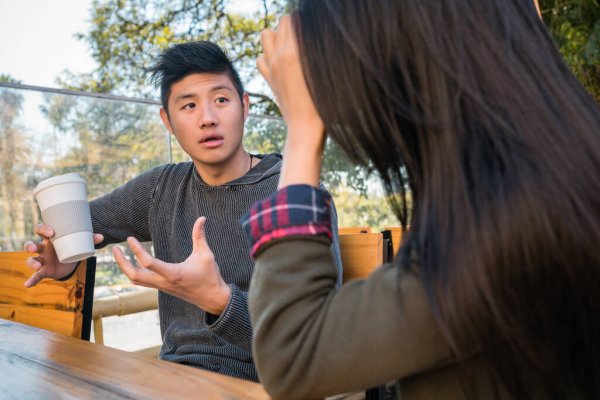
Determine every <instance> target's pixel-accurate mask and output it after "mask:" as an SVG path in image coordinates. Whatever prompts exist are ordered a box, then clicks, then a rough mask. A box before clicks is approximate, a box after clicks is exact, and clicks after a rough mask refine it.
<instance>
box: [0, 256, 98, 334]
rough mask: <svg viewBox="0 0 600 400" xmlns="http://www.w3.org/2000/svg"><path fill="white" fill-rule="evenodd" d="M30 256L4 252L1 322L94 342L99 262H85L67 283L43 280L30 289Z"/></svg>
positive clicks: (1, 259) (0, 283)
mask: <svg viewBox="0 0 600 400" xmlns="http://www.w3.org/2000/svg"><path fill="white" fill-rule="evenodd" d="M30 255H31V254H30V253H27V252H24V251H14V252H13V251H11V252H0V318H4V319H8V320H12V321H16V322H21V323H24V324H27V325H31V326H35V327H38V328H43V329H47V330H50V331H54V332H59V333H63V334H65V335H69V336H73V337H76V338H81V339H84V340H90V328H91V321H92V303H93V298H94V277H95V273H96V258H95V257H91V258H89V259H87V260H85V261H82V262H81V264H80V265H79V267H77V271H76V272H75V273H74V274H73V276H71V277H70V278H69V279H67V280H66V281H56V280H53V279H43V280H42V281H40V282H39V283H38V284H37V285H36V286H34V287H32V288H26V287H25V286H23V283H24V282H25V281H26V280H27V278H29V276H31V274H32V273H33V271H32V270H31V269H30V268H29V267H27V265H26V264H25V262H26V260H27V258H28V257H29V256H30Z"/></svg>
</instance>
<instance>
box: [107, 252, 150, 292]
mask: <svg viewBox="0 0 600 400" xmlns="http://www.w3.org/2000/svg"><path fill="white" fill-rule="evenodd" d="M112 252H113V256H114V257H115V261H116V262H117V264H118V265H119V268H121V271H123V273H124V274H125V275H126V276H127V277H128V278H129V279H130V280H131V282H133V283H134V284H136V285H141V286H146V287H151V288H156V289H161V285H160V283H161V277H160V276H158V275H157V274H156V273H155V272H153V271H151V270H149V269H148V268H136V267H135V266H134V265H133V264H132V263H131V262H130V261H129V260H128V259H127V257H125V255H124V254H123V251H122V250H121V249H120V248H119V246H114V247H113V249H112ZM134 254H135V253H134Z"/></svg>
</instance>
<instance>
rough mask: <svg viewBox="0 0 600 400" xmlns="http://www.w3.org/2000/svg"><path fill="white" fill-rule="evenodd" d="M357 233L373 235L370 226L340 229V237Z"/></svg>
mask: <svg viewBox="0 0 600 400" xmlns="http://www.w3.org/2000/svg"><path fill="white" fill-rule="evenodd" d="M355 233H371V227H370V226H346V227H343V228H339V229H338V234H339V235H353V234H355Z"/></svg>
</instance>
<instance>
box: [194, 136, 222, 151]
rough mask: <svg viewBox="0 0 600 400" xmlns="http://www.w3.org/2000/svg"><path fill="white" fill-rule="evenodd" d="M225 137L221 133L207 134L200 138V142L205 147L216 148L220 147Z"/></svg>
mask: <svg viewBox="0 0 600 400" xmlns="http://www.w3.org/2000/svg"><path fill="white" fill-rule="evenodd" d="M223 142H224V138H223V136H221V135H206V136H203V137H201V138H200V140H199V141H198V143H200V144H201V145H202V146H204V147H205V148H209V149H210V148H215V147H219V146H221V145H222V144H223Z"/></svg>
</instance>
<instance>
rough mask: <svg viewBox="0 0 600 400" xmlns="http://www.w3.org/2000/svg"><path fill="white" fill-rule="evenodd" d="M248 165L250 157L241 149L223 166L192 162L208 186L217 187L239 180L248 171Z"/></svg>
mask: <svg viewBox="0 0 600 400" xmlns="http://www.w3.org/2000/svg"><path fill="white" fill-rule="evenodd" d="M250 165H251V159H250V155H249V154H248V153H247V152H246V151H245V150H243V149H242V151H240V152H237V153H236V154H235V155H234V156H233V157H231V159H229V160H227V161H226V162H224V163H223V164H204V163H200V162H199V161H194V166H195V167H196V171H198V174H199V175H200V177H201V178H202V180H203V181H204V182H205V183H206V184H207V185H210V186H219V185H222V184H224V183H227V182H231V181H234V180H236V179H238V178H241V177H242V176H244V175H246V173H247V172H248V171H249V170H250Z"/></svg>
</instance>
